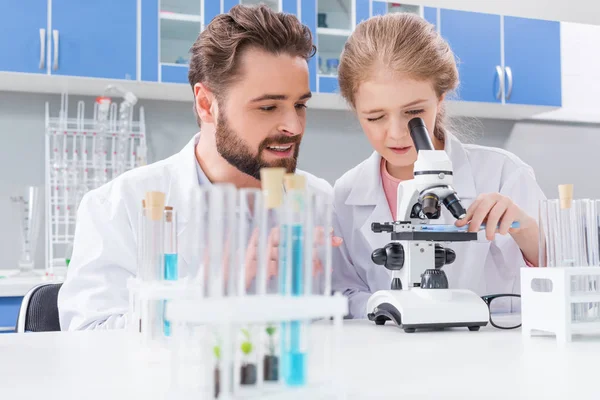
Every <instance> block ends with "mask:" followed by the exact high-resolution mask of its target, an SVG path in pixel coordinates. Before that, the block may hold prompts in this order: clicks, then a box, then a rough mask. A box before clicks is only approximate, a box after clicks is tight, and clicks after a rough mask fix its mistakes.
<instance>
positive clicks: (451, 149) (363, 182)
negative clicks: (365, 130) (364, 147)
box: [345, 133, 477, 206]
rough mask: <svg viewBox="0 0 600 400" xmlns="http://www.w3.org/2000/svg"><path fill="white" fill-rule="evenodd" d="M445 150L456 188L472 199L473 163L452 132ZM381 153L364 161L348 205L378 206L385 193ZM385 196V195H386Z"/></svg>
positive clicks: (375, 153) (473, 193)
mask: <svg viewBox="0 0 600 400" xmlns="http://www.w3.org/2000/svg"><path fill="white" fill-rule="evenodd" d="M444 150H445V151H446V153H448V156H449V157H450V161H452V169H453V170H454V179H453V181H454V189H455V190H456V193H457V194H458V197H459V198H461V199H463V198H464V199H472V198H475V197H476V193H477V192H476V190H475V181H474V179H473V172H472V170H471V164H470V163H469V159H468V158H467V153H466V152H465V149H464V147H463V145H462V143H461V142H460V141H459V140H458V139H457V138H456V137H455V136H454V135H452V134H451V133H446V141H445V145H444ZM380 165H381V155H379V153H377V152H376V151H374V152H373V153H372V154H371V156H370V157H369V158H368V159H367V160H365V161H364V165H363V168H361V172H360V174H359V176H358V179H357V180H356V182H357V183H358V184H357V185H355V186H354V187H353V188H352V190H351V192H350V194H349V195H348V198H347V199H346V202H345V203H346V204H347V205H356V206H376V205H377V203H378V202H379V201H378V199H379V198H380V197H381V193H383V186H382V183H381V173H380ZM384 197H385V196H384Z"/></svg>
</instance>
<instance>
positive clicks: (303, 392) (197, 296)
mask: <svg viewBox="0 0 600 400" xmlns="http://www.w3.org/2000/svg"><path fill="white" fill-rule="evenodd" d="M128 288H129V295H130V303H129V306H130V307H129V315H130V317H131V318H130V323H129V325H128V330H129V331H130V333H131V334H132V335H133V336H134V337H136V338H137V339H138V340H139V341H140V344H141V345H142V346H143V347H145V348H147V349H150V350H151V351H152V352H156V351H157V350H158V351H163V352H164V351H167V352H168V353H169V355H168V356H167V357H166V358H165V357H164V353H163V359H162V361H161V362H165V359H170V368H171V371H170V372H171V376H170V394H171V395H173V396H174V397H173V398H178V399H182V400H185V399H188V398H189V399H196V398H204V397H203V396H206V395H207V393H210V392H211V391H212V390H213V389H212V388H213V387H214V385H215V381H214V377H213V375H212V374H210V373H204V374H203V373H199V374H197V375H194V376H193V377H192V379H191V380H189V379H188V380H187V381H185V379H184V381H182V375H184V374H185V371H184V370H185V369H188V368H191V369H197V370H200V371H207V370H209V369H210V368H212V365H213V364H212V362H213V361H212V360H213V357H212V354H211V351H210V350H211V349H212V342H211V340H212V337H210V335H207V333H206V332H207V331H214V330H215V329H217V330H219V332H220V335H221V337H222V338H223V342H224V343H231V345H229V346H227V345H222V346H221V354H220V357H221V360H222V364H223V365H231V367H232V368H222V369H221V376H220V387H221V393H220V395H219V396H217V397H214V398H218V399H231V400H238V399H264V398H269V399H295V398H298V399H307V398H310V399H340V400H341V399H345V398H346V394H345V390H344V384H343V366H342V365H341V364H340V363H339V355H340V354H341V347H340V343H341V342H342V338H343V318H344V316H345V315H347V313H348V302H347V299H346V298H345V297H344V296H343V295H341V294H340V293H336V294H333V295H307V296H298V297H297V296H289V295H287V296H286V295H248V296H237V295H236V296H223V297H213V298H211V297H204V296H203V294H202V291H201V290H199V287H198V286H197V285H195V284H193V283H189V282H187V283H186V282H180V281H179V282H141V281H140V280H138V279H130V281H129V283H128ZM165 300H168V303H166V306H165V307H164V309H163V310H164V318H165V319H168V320H169V321H171V324H172V326H173V332H172V335H171V337H165V336H162V335H156V334H155V333H153V332H152V329H149V326H148V324H146V323H145V321H144V320H145V319H146V318H147V315H148V314H147V313H146V311H145V310H148V309H149V307H156V306H158V305H159V304H161V303H163V302H164V301H165ZM290 320H300V321H306V323H309V324H310V322H311V321H316V320H320V322H319V323H320V325H321V326H323V328H325V329H328V328H329V327H327V325H331V327H330V333H329V334H328V335H326V336H324V337H320V341H321V346H320V348H319V350H322V351H324V352H325V354H323V355H322V358H323V360H324V362H325V364H327V365H322V368H321V370H322V371H325V372H326V373H325V374H323V373H319V374H318V375H319V376H314V374H313V376H312V377H311V378H310V379H309V382H308V384H307V385H304V386H302V387H288V386H285V385H284V384H283V383H282V379H281V376H280V377H279V379H278V380H277V382H265V381H264V380H263V379H261V378H262V371H263V370H262V368H261V369H259V375H261V377H260V378H259V379H258V380H257V383H256V384H255V385H253V386H251V387H244V386H242V385H240V384H239V381H240V377H239V375H238V376H236V372H237V371H239V364H240V362H239V361H240V360H239V359H236V355H235V353H236V347H235V343H236V341H235V339H234V335H235V333H237V332H239V330H240V328H241V327H243V326H266V325H268V324H280V323H283V322H286V321H290ZM140 321H141V322H140ZM194 331H195V332H196V333H194ZM198 331H200V332H203V333H201V334H198ZM321 339H322V340H321ZM278 343H279V344H278V345H280V342H278ZM199 347H202V348H201V349H200V352H201V354H200V355H199V356H198V357H196V359H195V362H196V365H190V364H189V359H190V356H189V354H190V353H193V352H194V349H196V350H198V348H199ZM257 347H259V348H260V346H257ZM312 350H313V351H314V350H315V349H312ZM309 351H310V350H309ZM157 354H158V353H157ZM278 354H281V351H278ZM263 355H264V354H262V352H260V351H259V356H258V357H259V359H260V358H261V357H262V356H263ZM186 360H187V361H186ZM309 360H310V356H309ZM261 365H262V363H261ZM309 374H310V373H309ZM228 388H229V389H228ZM198 396H200V397H198Z"/></svg>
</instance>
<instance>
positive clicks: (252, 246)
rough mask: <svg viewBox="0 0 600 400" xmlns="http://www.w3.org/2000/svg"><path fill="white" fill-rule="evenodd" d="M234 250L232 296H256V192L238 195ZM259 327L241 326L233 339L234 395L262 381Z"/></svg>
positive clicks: (258, 202)
mask: <svg viewBox="0 0 600 400" xmlns="http://www.w3.org/2000/svg"><path fill="white" fill-rule="evenodd" d="M238 195H239V196H238V199H239V201H238V207H237V221H238V227H237V246H236V247H237V248H236V259H237V262H236V263H235V266H234V270H233V274H232V276H231V278H230V279H229V282H230V283H233V284H234V288H233V290H234V292H235V295H236V296H246V295H252V294H256V272H257V266H258V252H259V247H258V238H259V228H260V224H261V220H262V215H263V211H264V206H263V203H262V193H261V191H260V189H252V188H244V189H240V190H239V192H238ZM260 329H261V328H260V325H244V326H241V327H240V329H238V330H237V331H235V330H234V332H235V333H236V336H235V347H234V370H233V372H234V376H233V382H234V386H233V388H234V394H236V393H238V391H239V388H240V386H248V385H255V384H256V383H257V381H258V380H259V379H260V378H262V375H261V374H259V370H260V369H259V366H260V365H261V364H260V362H259V360H260V354H261V353H262V351H261V349H260V344H261V342H258V341H257V340H260V337H261V335H260Z"/></svg>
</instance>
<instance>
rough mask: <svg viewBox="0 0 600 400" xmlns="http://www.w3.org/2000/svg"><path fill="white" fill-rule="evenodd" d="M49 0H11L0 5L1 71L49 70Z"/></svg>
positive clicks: (36, 71)
mask: <svg viewBox="0 0 600 400" xmlns="http://www.w3.org/2000/svg"><path fill="white" fill-rule="evenodd" d="M47 10H48V8H47V0H8V1H3V2H2V4H1V5H0V26H1V27H2V35H0V54H1V56H0V71H10V72H29V73H46V72H47V64H46V62H47V60H46V58H47V55H46V54H47V52H46V48H47V47H46V46H47V33H48V30H47V24H48V21H47V19H48V18H47V15H48V11H47Z"/></svg>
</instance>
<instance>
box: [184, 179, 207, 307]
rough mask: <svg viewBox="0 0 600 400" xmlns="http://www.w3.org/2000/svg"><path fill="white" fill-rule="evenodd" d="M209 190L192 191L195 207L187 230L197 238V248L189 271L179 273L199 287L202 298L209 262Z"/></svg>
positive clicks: (192, 202)
mask: <svg viewBox="0 0 600 400" xmlns="http://www.w3.org/2000/svg"><path fill="white" fill-rule="evenodd" d="M209 190H210V189H206V188H201V187H199V186H196V187H194V188H192V189H191V192H190V198H191V199H192V201H191V204H194V205H195V206H194V207H192V209H191V210H190V220H191V222H192V223H191V224H190V225H188V228H186V230H187V229H190V232H189V235H191V237H194V238H196V239H195V241H194V242H195V243H196V246H193V248H192V250H193V251H192V255H191V259H190V264H189V265H188V267H187V270H185V271H184V270H182V271H179V275H180V277H181V278H182V279H185V280H186V281H188V282H190V283H193V284H194V285H195V286H197V289H198V294H199V296H200V297H204V296H205V289H206V286H207V285H206V280H207V271H208V268H206V263H207V262H208V237H209V235H208V230H209V226H208V225H209V224H208V204H209V202H208V200H209V197H208V196H209V195H208V194H209Z"/></svg>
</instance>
